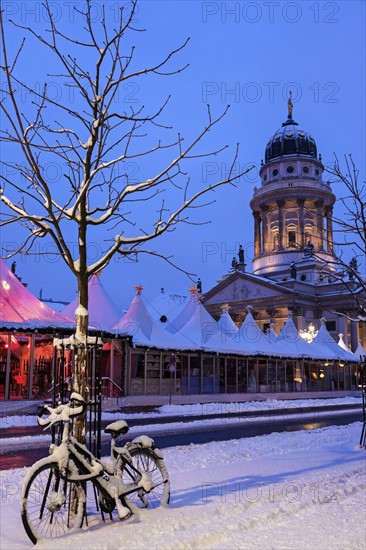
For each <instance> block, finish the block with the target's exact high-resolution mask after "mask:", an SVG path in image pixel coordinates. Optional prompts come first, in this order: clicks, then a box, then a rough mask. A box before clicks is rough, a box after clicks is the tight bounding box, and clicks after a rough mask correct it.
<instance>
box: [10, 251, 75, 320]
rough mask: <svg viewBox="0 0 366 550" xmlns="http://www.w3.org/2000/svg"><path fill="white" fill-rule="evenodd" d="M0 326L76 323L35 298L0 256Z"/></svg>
mask: <svg viewBox="0 0 366 550" xmlns="http://www.w3.org/2000/svg"><path fill="white" fill-rule="evenodd" d="M0 325H1V327H2V328H6V329H10V328H15V329H17V330H21V329H24V330H31V329H36V328H47V327H53V328H72V327H73V326H74V325H75V322H74V321H73V320H72V319H71V318H69V317H67V316H66V315H63V314H61V313H57V311H55V310H53V309H52V308H50V307H49V306H47V305H46V304H44V303H43V302H41V301H40V300H38V298H36V297H35V296H34V295H33V294H32V293H31V292H30V291H29V290H28V289H27V288H26V287H25V286H24V285H22V283H21V282H20V281H19V279H18V278H17V277H16V276H15V274H14V273H12V272H11V270H10V269H9V268H8V266H7V265H6V263H5V262H4V261H3V260H2V259H1V258H0Z"/></svg>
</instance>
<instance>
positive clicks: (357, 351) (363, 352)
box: [353, 340, 366, 358]
mask: <svg viewBox="0 0 366 550" xmlns="http://www.w3.org/2000/svg"><path fill="white" fill-rule="evenodd" d="M353 353H354V354H355V355H356V357H358V358H360V357H366V350H365V348H364V347H363V345H362V342H361V340H359V341H358V346H357V348H356V349H355V351H354V352H353Z"/></svg>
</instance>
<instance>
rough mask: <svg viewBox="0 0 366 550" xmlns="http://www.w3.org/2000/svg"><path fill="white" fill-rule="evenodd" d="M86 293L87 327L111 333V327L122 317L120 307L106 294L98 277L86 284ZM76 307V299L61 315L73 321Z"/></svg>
mask: <svg viewBox="0 0 366 550" xmlns="http://www.w3.org/2000/svg"><path fill="white" fill-rule="evenodd" d="M88 292H89V305H88V312H89V327H90V328H91V329H99V330H105V331H108V332H111V331H112V327H113V325H114V324H115V323H116V322H117V321H118V319H120V317H121V315H122V312H123V310H122V307H119V306H117V304H116V303H115V302H114V301H113V300H112V298H111V297H110V296H109V294H108V293H107V292H106V290H105V289H104V287H103V285H102V283H101V281H100V276H99V275H93V276H92V277H91V279H90V281H89V283H88ZM77 306H78V299H77V298H75V299H74V300H73V301H72V302H71V303H70V304H69V305H68V306H66V307H65V309H63V310H62V312H61V313H62V314H63V315H66V316H67V317H70V318H71V319H74V317H75V310H76V308H77Z"/></svg>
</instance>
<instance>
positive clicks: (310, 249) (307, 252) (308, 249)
mask: <svg viewBox="0 0 366 550" xmlns="http://www.w3.org/2000/svg"><path fill="white" fill-rule="evenodd" d="M312 256H314V245H313V243H312V242H311V241H310V240H308V242H307V243H306V246H305V248H304V258H311V257H312Z"/></svg>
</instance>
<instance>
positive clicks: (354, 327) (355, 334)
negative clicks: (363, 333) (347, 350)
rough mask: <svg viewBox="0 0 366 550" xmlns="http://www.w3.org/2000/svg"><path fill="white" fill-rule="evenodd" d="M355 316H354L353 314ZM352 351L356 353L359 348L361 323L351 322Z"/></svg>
mask: <svg viewBox="0 0 366 550" xmlns="http://www.w3.org/2000/svg"><path fill="white" fill-rule="evenodd" d="M353 315H354V314H353ZM350 329H351V351H355V349H356V348H357V346H358V339H359V337H360V335H359V321H356V320H355V321H351V326H350Z"/></svg>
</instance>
